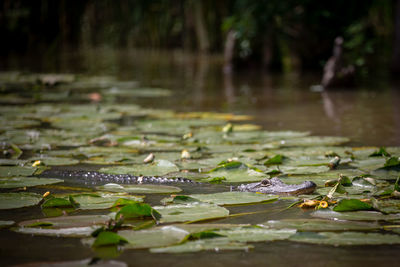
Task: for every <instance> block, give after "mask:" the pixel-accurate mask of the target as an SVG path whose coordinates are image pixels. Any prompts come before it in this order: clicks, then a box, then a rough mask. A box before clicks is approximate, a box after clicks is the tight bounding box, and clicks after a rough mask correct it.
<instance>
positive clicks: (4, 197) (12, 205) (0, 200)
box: [0, 192, 42, 210]
mask: <svg viewBox="0 0 400 267" xmlns="http://www.w3.org/2000/svg"><path fill="white" fill-rule="evenodd" d="M41 200H42V196H41V195H39V194H35V193H28V192H21V193H0V209H2V210H4V209H17V208H22V207H29V206H34V205H36V204H38V203H39V202H40V201H41Z"/></svg>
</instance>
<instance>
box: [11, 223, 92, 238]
mask: <svg viewBox="0 0 400 267" xmlns="http://www.w3.org/2000/svg"><path fill="white" fill-rule="evenodd" d="M97 228H98V227H97V226H82V227H72V228H57V229H52V228H36V227H20V228H16V229H14V231H15V232H17V233H21V234H29V235H45V236H56V237H58V236H63V237H88V236H90V234H91V233H92V232H93V231H95V230H96V229H97Z"/></svg>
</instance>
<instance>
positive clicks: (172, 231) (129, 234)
mask: <svg viewBox="0 0 400 267" xmlns="http://www.w3.org/2000/svg"><path fill="white" fill-rule="evenodd" d="M118 234H119V235H120V236H122V237H123V238H125V239H126V240H127V241H128V243H129V244H127V245H125V248H128V249H129V248H135V249H136V248H154V247H164V246H170V245H174V244H178V243H180V242H182V241H183V240H184V239H185V238H186V236H188V235H189V232H187V231H185V230H183V229H181V228H178V227H175V226H172V225H171V226H163V227H156V228H154V229H149V230H140V231H133V230H122V231H119V232H118Z"/></svg>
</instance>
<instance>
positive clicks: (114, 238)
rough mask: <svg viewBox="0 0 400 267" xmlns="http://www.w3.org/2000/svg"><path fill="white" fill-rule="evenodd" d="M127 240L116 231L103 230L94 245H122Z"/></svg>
mask: <svg viewBox="0 0 400 267" xmlns="http://www.w3.org/2000/svg"><path fill="white" fill-rule="evenodd" d="M127 242H128V241H126V239H125V238H123V237H121V236H119V235H118V234H116V233H113V232H107V231H103V232H100V234H99V235H98V236H97V237H96V239H95V240H94V243H93V247H101V246H111V245H120V244H124V243H127Z"/></svg>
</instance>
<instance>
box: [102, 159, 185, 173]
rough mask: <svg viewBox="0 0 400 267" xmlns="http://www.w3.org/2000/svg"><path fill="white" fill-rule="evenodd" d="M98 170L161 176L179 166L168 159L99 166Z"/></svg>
mask: <svg viewBox="0 0 400 267" xmlns="http://www.w3.org/2000/svg"><path fill="white" fill-rule="evenodd" d="M99 171H100V172H104V173H110V174H132V175H137V176H141V175H145V176H162V175H165V174H168V173H170V172H176V171H179V168H178V167H177V166H176V165H175V164H174V163H172V162H170V161H168V160H155V161H154V162H153V163H149V164H141V165H139V164H138V165H133V166H120V167H107V168H101V169H100V170H99Z"/></svg>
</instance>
